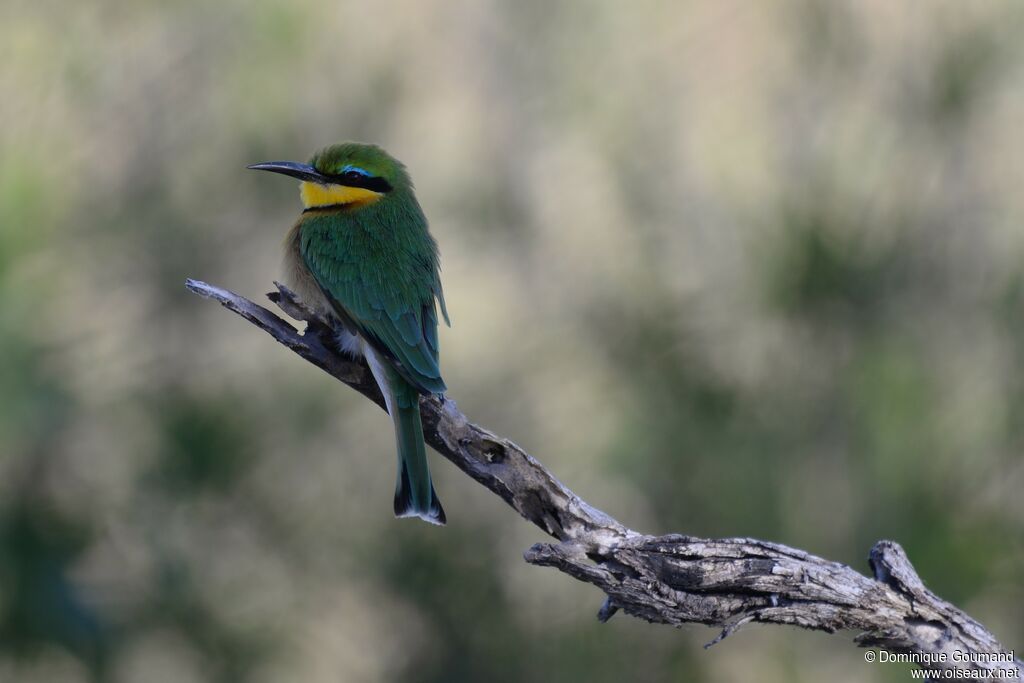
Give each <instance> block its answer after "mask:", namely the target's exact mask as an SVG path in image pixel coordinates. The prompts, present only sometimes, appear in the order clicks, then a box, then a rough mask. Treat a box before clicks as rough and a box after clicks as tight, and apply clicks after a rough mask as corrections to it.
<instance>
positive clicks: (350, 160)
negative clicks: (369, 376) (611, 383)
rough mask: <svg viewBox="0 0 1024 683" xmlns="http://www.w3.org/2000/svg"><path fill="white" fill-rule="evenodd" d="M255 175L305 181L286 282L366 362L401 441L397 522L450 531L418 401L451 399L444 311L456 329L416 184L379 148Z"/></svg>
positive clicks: (322, 154)
mask: <svg viewBox="0 0 1024 683" xmlns="http://www.w3.org/2000/svg"><path fill="white" fill-rule="evenodd" d="M249 168H252V169H256V170H260V171H271V172H274V173H283V174H284V175H288V176H291V177H293V178H298V179H299V180H300V181H302V182H301V184H300V195H301V197H302V204H303V211H302V215H301V216H300V217H299V220H298V221H297V222H296V223H295V225H294V226H293V227H292V228H291V230H290V231H289V232H288V236H287V238H286V239H285V245H284V246H285V269H286V274H285V280H286V282H288V284H289V286H291V287H292V288H293V289H294V290H295V292H296V293H297V294H298V295H299V296H300V297H302V299H303V301H305V302H307V303H309V304H311V305H313V306H315V307H318V308H319V309H320V310H322V311H324V312H325V313H326V314H327V315H329V316H331V317H333V319H334V320H335V321H336V322H337V323H338V324H337V325H336V327H337V328H338V329H340V330H342V332H341V333H340V334H339V338H338V343H339V345H340V346H341V348H343V349H345V350H346V351H348V352H350V353H353V354H356V355H362V356H363V357H365V358H366V361H367V363H368V364H369V366H370V370H371V371H372V372H373V377H374V379H375V380H376V381H377V385H378V386H380V390H381V392H382V393H383V394H384V401H385V403H386V404H387V409H388V414H390V415H391V420H392V422H394V425H395V439H396V440H397V442H398V480H397V483H396V484H395V501H394V507H395V516H397V517H419V518H420V519H423V520H425V521H427V522H430V523H432V524H444V523H445V514H444V509H443V508H442V507H441V502H440V501H439V500H438V498H437V494H436V493H435V492H434V485H433V483H432V482H431V480H430V470H429V469H428V468H427V452H426V446H425V444H424V443H423V425H422V422H421V421H420V408H419V396H420V394H423V395H431V394H441V393H443V392H444V391H445V390H446V387H445V384H444V381H443V380H442V379H441V370H440V367H439V364H438V341H437V307H438V304H440V309H441V315H442V316H443V317H444V321H445V323H447V324H448V325H449V326H450V325H451V323H450V322H449V320H448V311H447V309H446V308H445V304H444V294H443V293H442V291H441V278H440V275H439V266H438V253H437V243H436V242H435V241H434V238H433V237H431V235H430V232H429V230H428V228H427V219H426V217H425V216H424V215H423V209H421V208H420V204H419V202H418V201H417V200H416V195H415V193H414V192H413V185H412V180H411V179H410V178H409V174H408V172H407V171H406V169H405V166H404V165H402V163H401V162H399V161H398V160H397V159H395V158H394V157H392V156H391V155H390V154H388V153H387V152H385V151H384V150H383V149H381V148H380V147H378V146H376V145H368V144H361V143H356V142H344V143H341V144H338V145H332V146H330V147H326V148H324V149H322V150H320V151H319V152H317V153H316V154H314V155H313V158H312V159H311V160H310V162H309V163H308V164H302V163H296V162H291V161H271V162H267V163H262V164H253V165H252V166H249Z"/></svg>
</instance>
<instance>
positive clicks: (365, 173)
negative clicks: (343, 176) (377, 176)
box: [341, 164, 370, 178]
mask: <svg viewBox="0 0 1024 683" xmlns="http://www.w3.org/2000/svg"><path fill="white" fill-rule="evenodd" d="M341 172H342V173H358V174H359V175H361V176H365V177H367V178H369V177H370V173H369V172H368V171H366V170H365V169H362V168H359V167H358V166H353V165H352V164H349V165H348V166H346V167H345V168H343V169H341Z"/></svg>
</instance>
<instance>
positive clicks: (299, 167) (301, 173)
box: [246, 161, 329, 185]
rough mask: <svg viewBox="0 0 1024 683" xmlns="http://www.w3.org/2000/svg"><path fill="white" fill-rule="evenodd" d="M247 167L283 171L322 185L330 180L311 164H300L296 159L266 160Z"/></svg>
mask: <svg viewBox="0 0 1024 683" xmlns="http://www.w3.org/2000/svg"><path fill="white" fill-rule="evenodd" d="M246 168H251V169H253V170H255V171H270V172H271V173H283V174H284V175H290V176H291V177H293V178H298V179H299V180H308V181H310V182H314V183H320V184H322V185H326V184H327V183H328V182H329V181H328V180H327V178H325V177H324V176H323V175H322V174H321V173H320V172H319V171H317V170H316V169H315V168H313V167H312V166H310V165H309V164H300V163H298V162H295V161H266V162H264V163H262V164H252V165H251V166H246Z"/></svg>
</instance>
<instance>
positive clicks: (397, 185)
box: [249, 142, 412, 211]
mask: <svg viewBox="0 0 1024 683" xmlns="http://www.w3.org/2000/svg"><path fill="white" fill-rule="evenodd" d="M249 168H252V169H256V170H259V171H271V172H274V173H283V174H284V175H289V176H292V177H293V178H298V179H299V180H301V181H302V184H301V185H300V192H301V195H302V203H303V206H304V207H305V209H306V210H307V211H309V210H312V209H329V208H334V207H337V208H359V207H363V206H368V205H370V204H375V203H377V202H378V201H380V200H381V199H384V198H385V197H388V196H389V195H394V194H395V193H399V192H404V191H407V190H409V189H411V188H412V182H411V181H410V180H409V174H408V173H407V172H406V170H405V166H403V165H402V162H400V161H398V159H395V158H394V157H393V156H391V155H390V154H388V153H387V152H385V151H384V150H383V149H381V148H380V147H378V146H377V145H368V144H363V143H360V142H343V143H341V144H338V145H331V146H330V147H325V148H323V149H321V150H320V151H319V152H317V153H316V154H314V155H313V158H312V159H310V161H309V163H308V164H300V163H296V162H294V161H269V162H266V163H262V164H253V165H252V166H249Z"/></svg>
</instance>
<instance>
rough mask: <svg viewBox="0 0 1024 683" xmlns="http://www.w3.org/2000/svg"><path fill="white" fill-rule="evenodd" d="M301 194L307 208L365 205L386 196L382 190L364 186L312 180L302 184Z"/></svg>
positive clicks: (303, 203)
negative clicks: (328, 183)
mask: <svg viewBox="0 0 1024 683" xmlns="http://www.w3.org/2000/svg"><path fill="white" fill-rule="evenodd" d="M299 194H300V195H301V196H302V205H303V206H304V207H305V208H307V209H319V208H321V207H326V206H365V205H367V204H373V203H374V202H376V201H377V200H379V199H380V198H381V197H383V196H384V195H383V194H381V193H380V192H374V191H373V190H367V189H366V188H363V187H346V186H345V185H321V184H320V183H311V182H304V183H302V184H300V185H299Z"/></svg>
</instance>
